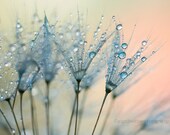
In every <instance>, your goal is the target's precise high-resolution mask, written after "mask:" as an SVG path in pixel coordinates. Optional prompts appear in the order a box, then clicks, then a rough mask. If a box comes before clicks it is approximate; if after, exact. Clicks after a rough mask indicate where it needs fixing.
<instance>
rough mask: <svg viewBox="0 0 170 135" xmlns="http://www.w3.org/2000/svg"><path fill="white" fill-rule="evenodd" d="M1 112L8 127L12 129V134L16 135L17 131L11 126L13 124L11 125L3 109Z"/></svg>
mask: <svg viewBox="0 0 170 135" xmlns="http://www.w3.org/2000/svg"><path fill="white" fill-rule="evenodd" d="M0 112H1V114H2V116H3V117H4V119H5V121H6V123H7V125H8V127H9V128H10V132H11V134H12V135H15V130H14V129H13V128H12V126H11V124H10V123H9V121H8V119H7V117H6V116H5V114H4V112H3V111H2V110H1V109H0Z"/></svg>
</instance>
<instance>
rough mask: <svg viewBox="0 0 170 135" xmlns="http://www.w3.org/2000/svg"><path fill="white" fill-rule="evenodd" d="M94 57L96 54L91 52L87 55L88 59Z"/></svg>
mask: <svg viewBox="0 0 170 135" xmlns="http://www.w3.org/2000/svg"><path fill="white" fill-rule="evenodd" d="M95 56H96V52H94V51H92V52H90V53H89V58H91V59H92V58H94V57H95Z"/></svg>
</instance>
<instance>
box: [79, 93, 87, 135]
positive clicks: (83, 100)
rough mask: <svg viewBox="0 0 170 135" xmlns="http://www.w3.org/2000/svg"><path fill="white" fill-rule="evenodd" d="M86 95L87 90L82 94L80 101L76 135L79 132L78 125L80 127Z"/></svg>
mask: <svg viewBox="0 0 170 135" xmlns="http://www.w3.org/2000/svg"><path fill="white" fill-rule="evenodd" d="M87 93H88V90H85V91H84V94H83V99H82V101H81V109H80V114H79V122H78V129H77V134H78V133H79V130H80V125H81V121H82V116H83V112H84V105H85V102H86V99H87Z"/></svg>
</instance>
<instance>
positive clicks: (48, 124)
mask: <svg viewBox="0 0 170 135" xmlns="http://www.w3.org/2000/svg"><path fill="white" fill-rule="evenodd" d="M46 85H47V89H46V97H45V111H46V127H47V135H50V105H49V94H50V92H49V87H50V82H49V81H46Z"/></svg>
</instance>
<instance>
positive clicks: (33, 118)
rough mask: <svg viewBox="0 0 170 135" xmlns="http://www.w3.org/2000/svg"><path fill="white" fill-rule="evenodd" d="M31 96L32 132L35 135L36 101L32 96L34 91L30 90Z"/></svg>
mask: <svg viewBox="0 0 170 135" xmlns="http://www.w3.org/2000/svg"><path fill="white" fill-rule="evenodd" d="M29 95H30V102H31V122H32V132H33V135H35V129H37V128H36V125H35V122H34V120H35V116H34V99H33V96H32V90H30V92H29Z"/></svg>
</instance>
